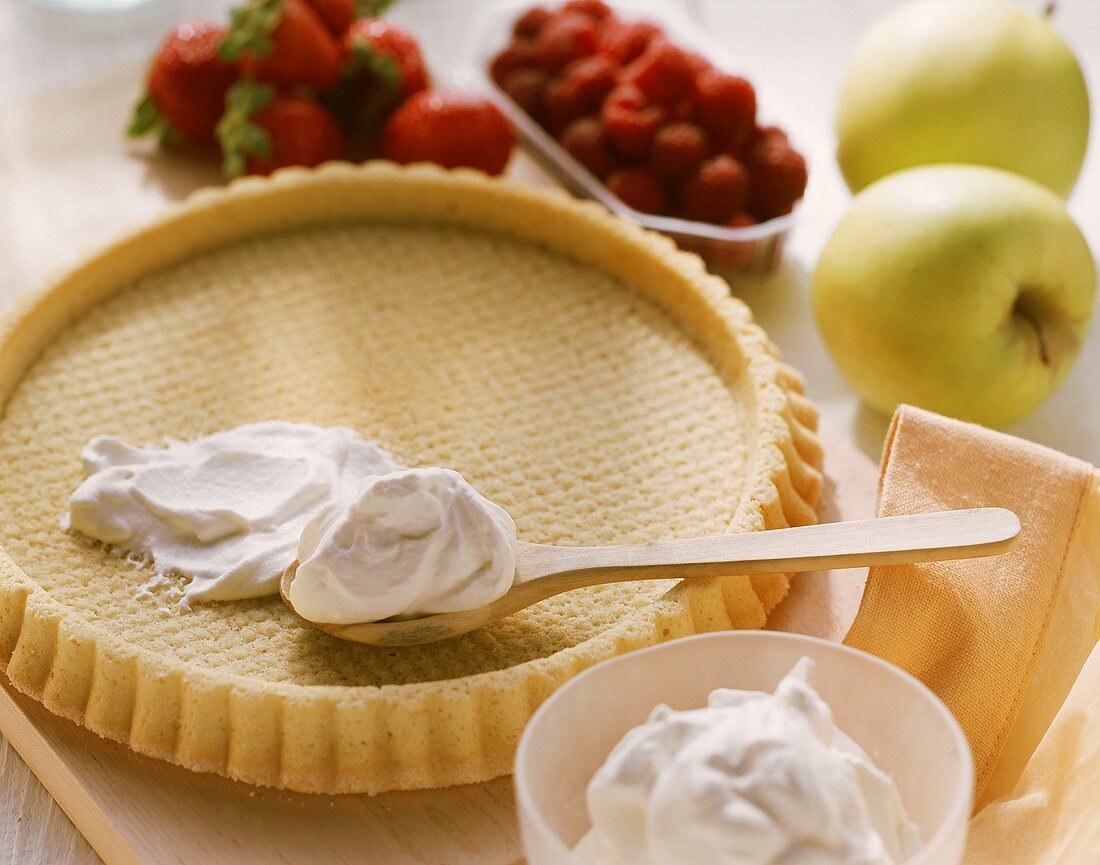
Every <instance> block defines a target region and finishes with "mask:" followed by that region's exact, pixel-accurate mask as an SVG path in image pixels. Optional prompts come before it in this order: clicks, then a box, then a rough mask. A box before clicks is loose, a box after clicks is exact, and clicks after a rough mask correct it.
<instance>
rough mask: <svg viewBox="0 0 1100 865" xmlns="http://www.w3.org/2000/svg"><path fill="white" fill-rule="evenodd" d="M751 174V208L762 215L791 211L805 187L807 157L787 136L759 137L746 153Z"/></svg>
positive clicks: (762, 216) (756, 213) (777, 214)
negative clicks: (793, 145)
mask: <svg viewBox="0 0 1100 865" xmlns="http://www.w3.org/2000/svg"><path fill="white" fill-rule="evenodd" d="M745 165H746V167H747V168H748V169H749V172H750V174H751V176H752V211H753V213H754V214H755V215H756V216H757V217H758V218H759V219H772V218H773V217H776V216H782V215H784V214H786V213H790V212H791V210H793V209H794V205H795V202H796V201H798V200H799V199H800V198H801V197H802V195H803V193H804V192H805V191H806V181H807V179H808V174H807V170H806V160H805V159H803V158H802V154H800V153H799V152H798V151H797V150H795V149H794V148H793V147H791V146H790V145H789V144H788V143H787V141H786V136H783V137H782V138H780V137H779V136H777V135H774V134H773V135H769V136H766V137H763V138H761V139H760V140H758V141H757V142H756V143H755V144H754V145H753V146H752V147H751V148H750V149H749V152H748V153H747V154H746V155H745Z"/></svg>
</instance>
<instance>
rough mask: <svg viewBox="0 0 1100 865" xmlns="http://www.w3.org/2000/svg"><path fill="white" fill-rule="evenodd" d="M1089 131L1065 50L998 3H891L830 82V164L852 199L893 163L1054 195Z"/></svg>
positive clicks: (1030, 18) (1075, 169)
mask: <svg viewBox="0 0 1100 865" xmlns="http://www.w3.org/2000/svg"><path fill="white" fill-rule="evenodd" d="M1088 135H1089V97H1088V92H1087V89H1086V87H1085V78H1084V76H1083V75H1082V74H1081V67H1080V66H1079V65H1078V63H1077V60H1076V58H1075V57H1074V56H1073V53H1072V52H1071V51H1070V50H1069V48H1068V47H1066V44H1065V43H1064V42H1063V41H1062V39H1061V38H1060V37H1059V36H1058V34H1057V33H1055V32H1054V29H1053V28H1052V27H1051V26H1050V24H1049V23H1047V21H1046V19H1045V18H1041V17H1037V16H1035V15H1032V14H1030V13H1028V12H1025V11H1024V10H1023V9H1020V8H1019V7H1017V6H1014V5H1012V4H1010V3H1008V2H1004V0H970V2H955V3H944V2H942V0H933V2H917V3H910V4H906V5H904V6H901V7H899V8H897V9H895V10H893V11H891V12H890V13H888V14H887V15H886V16H885V17H884V18H882V20H881V21H879V22H878V23H877V24H876V25H875V26H874V27H872V29H871V31H870V32H869V33H868V34H867V36H866V37H865V38H864V39H863V41H862V42H861V43H860V45H859V47H858V48H857V49H856V52H855V54H854V55H853V57H852V60H851V63H850V65H849V66H848V70H847V73H846V75H845V77H844V83H843V85H842V87H841V92H840V101H839V104H838V107H837V115H836V136H837V160H838V161H839V163H840V169H841V171H842V172H843V173H844V178H845V180H846V181H847V182H848V186H849V187H851V189H852V191H853V192H857V191H859V190H860V189H862V188H863V187H865V186H867V185H868V184H870V183H873V182H874V181H876V180H878V179H879V178H880V177H885V176H886V175H887V174H892V173H893V172H895V171H898V170H900V169H902V168H911V167H912V166H915V165H928V164H931V163H937V162H965V163H975V164H978V165H991V166H993V167H995V168H1004V169H1006V170H1008V171H1015V172H1016V173H1017V174H1022V175H1024V176H1025V177H1030V178H1032V179H1033V180H1037V181H1038V182H1039V183H1042V184H1043V185H1045V186H1048V187H1050V188H1051V189H1053V190H1054V191H1055V192H1056V193H1058V194H1059V195H1061V196H1063V197H1065V196H1067V195H1069V193H1070V190H1071V189H1073V184H1074V183H1075V182H1076V180H1077V175H1078V174H1079V173H1080V171H1081V163H1082V162H1083V161H1084V158H1085V148H1086V145H1087V144H1088Z"/></svg>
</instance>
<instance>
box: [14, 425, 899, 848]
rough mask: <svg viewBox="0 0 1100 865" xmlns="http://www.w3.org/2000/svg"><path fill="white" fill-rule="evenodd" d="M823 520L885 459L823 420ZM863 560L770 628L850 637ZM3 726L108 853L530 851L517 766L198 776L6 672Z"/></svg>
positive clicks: (840, 513)
mask: <svg viewBox="0 0 1100 865" xmlns="http://www.w3.org/2000/svg"><path fill="white" fill-rule="evenodd" d="M822 437H823V439H824V444H825V448H826V475H827V483H826V488H825V498H824V502H823V505H822V520H824V521H833V520H839V519H861V518H864V517H869V516H873V513H874V499H875V486H876V482H877V477H878V470H877V468H876V467H875V466H874V464H873V463H872V462H871V461H870V460H869V459H868V458H867V457H866V456H864V455H863V453H862V452H860V451H859V450H858V449H857V448H856V447H855V446H854V445H853V444H852V443H850V442H848V441H847V440H845V439H844V438H843V437H840V436H838V435H836V434H834V433H832V432H831V431H830V430H828V429H824V430H823V431H822ZM865 579H866V571H865V570H849V571H832V572H820V573H815V574H801V575H799V576H798V577H796V578H795V580H794V582H793V585H792V590H791V593H790V595H789V596H788V598H787V599H786V600H785V601H784V602H783V603H782V604H781V605H780V607H779V608H778V609H777V610H776V611H775V613H774V614H773V616H772V619H771V621H770V623H769V627H775V628H779V629H781V630H792V631H801V632H803V633H811V634H816V635H819V636H822V637H825V638H827V639H833V640H839V639H841V638H843V636H844V634H845V633H846V632H847V630H848V626H849V625H850V624H851V621H852V619H853V618H854V616H855V613H856V610H857V608H858V605H859V599H860V597H861V596H862V593H863V584H864V581H865ZM0 733H3V735H4V736H5V737H6V738H7V739H8V741H9V742H10V743H11V744H12V746H13V747H14V748H15V749H16V751H18V752H19V754H20V755H21V756H22V757H23V759H24V760H25V761H26V762H27V765H28V766H29V767H30V768H31V770H32V771H33V772H34V773H35V775H37V776H38V778H39V779H40V780H41V781H42V783H43V784H44V785H45V787H46V789H47V790H49V792H50V794H51V795H52V796H53V797H54V798H55V799H56V800H57V801H58V803H59V804H60V805H61V807H62V808H63V809H64V810H65V813H66V814H68V815H69V818H70V819H71V820H72V821H73V823H74V824H75V825H76V827H77V829H79V830H80V832H81V833H82V834H83V835H84V837H85V838H87V839H88V842H89V843H90V844H91V845H92V847H93V848H95V850H96V852H97V853H98V854H99V855H100V856H101V857H102V858H103V860H104V861H105V862H106V863H107V865H154V863H155V865H169V863H173V865H174V863H180V865H196V863H202V865H250V863H279V862H286V863H302V862H309V863H311V865H343V863H363V862H370V863H371V865H413V863H445V865H466V863H469V865H511V863H515V862H517V861H519V860H520V859H521V858H522V851H521V848H520V840H519V830H518V827H517V825H516V816H515V805H514V802H513V796H512V783H511V779H510V778H498V779H497V780H495V781H490V782H488V783H485V784H476V785H469V786H464V787H453V788H450V789H446V790H424V791H413V792H405V793H386V794H383V795H380V796H374V797H370V796H365V795H346V796H311V795H304V794H298V793H286V792H282V791H277V790H268V789H263V788H258V787H250V786H248V785H246V784H240V783H237V782H234V781H228V780H226V779H224V778H220V777H217V776H214V775H200V774H197V773H195V772H190V771H188V770H186V769H181V768H179V767H177V766H172V765H169V764H168V763H163V762H160V761H158V760H153V759H150V758H148V757H142V756H140V755H138V754H135V753H133V752H131V751H130V750H129V749H127V748H125V747H123V746H121V745H118V744H116V743H114V742H108V741H106V740H104V739H100V738H99V737H98V736H96V735H95V734H94V733H90V732H89V731H87V730H85V729H84V728H82V727H78V726H77V725H76V724H73V723H71V722H69V721H65V720H63V719H60V718H57V717H55V716H54V715H51V714H50V713H49V712H48V711H46V710H45V709H44V708H43V707H42V706H41V705H40V704H39V703H37V702H35V701H34V700H31V699H29V698H27V697H25V696H23V695H22V694H19V693H17V692H15V691H14V689H12V687H11V685H10V684H9V683H8V681H7V679H6V678H3V677H0Z"/></svg>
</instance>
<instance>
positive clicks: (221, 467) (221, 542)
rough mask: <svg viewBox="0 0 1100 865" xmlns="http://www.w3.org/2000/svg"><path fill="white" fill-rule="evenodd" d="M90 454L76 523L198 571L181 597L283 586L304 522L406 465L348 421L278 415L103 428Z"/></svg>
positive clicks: (190, 572) (129, 549)
mask: <svg viewBox="0 0 1100 865" xmlns="http://www.w3.org/2000/svg"><path fill="white" fill-rule="evenodd" d="M82 456H83V459H84V474H85V480H84V482H83V483H82V484H81V485H80V486H79V487H78V488H77V490H76V492H74V493H73V494H72V497H71V499H70V525H71V527H72V528H73V529H76V530H77V531H79V532H82V533H83V534H85V535H88V536H89V537H92V538H95V539H96V540H99V541H102V542H103V543H105V544H108V545H110V546H111V547H113V548H116V549H117V550H118V551H119V552H123V553H129V554H130V555H132V556H134V557H136V558H140V559H145V560H151V561H152V562H153V564H154V566H155V568H156V570H157V572H158V573H159V574H161V575H163V574H168V573H171V572H177V573H179V574H182V575H184V576H186V577H189V578H190V582H189V583H188V584H187V586H186V588H185V589H184V595H183V600H182V602H181V603H182V605H183V606H184V607H186V606H187V605H188V604H189V603H190V602H191V601H196V600H203V601H207V600H218V601H224V600H236V599H242V598H254V597H259V596H262V595H270V594H276V593H278V591H279V578H280V577H281V576H282V572H283V570H284V569H285V568H286V567H287V566H288V565H289V564H290V563H291V562H292V561H293V560H294V556H295V551H296V549H297V546H298V539H299V536H300V535H301V533H302V529H303V528H304V527H305V525H306V523H307V522H309V520H310V519H312V518H313V517H314V516H315V515H316V514H317V513H318V511H320V510H321V509H322V508H323V507H324V506H325V505H326V504H328V503H329V502H330V501H332V500H333V499H337V498H342V497H344V496H346V495H348V494H350V493H351V492H352V491H354V490H355V489H356V488H357V487H358V485H359V483H360V481H361V480H362V479H363V478H364V477H366V476H372V475H381V474H387V473H389V472H393V471H396V470H398V469H400V468H401V466H400V465H399V464H398V463H397V462H395V461H394V460H393V459H392V458H391V457H390V456H389V455H388V454H387V453H385V452H384V451H383V450H381V449H380V448H378V447H376V446H375V445H373V444H371V443H370V442H367V441H365V440H364V439H362V438H360V437H359V435H358V434H357V433H356V432H355V431H354V430H352V429H350V428H348V427H342V426H334V427H328V428H323V427H319V426H314V425H312V424H300V423H290V422H288V421H280V420H272V421H263V422H261V423H254V424H247V425H245V426H240V427H236V428H235V429H230V430H225V431H224V432H218V433H214V434H213V435H208V436H204V437H202V438H197V439H194V440H192V441H175V440H169V441H168V443H167V446H166V447H155V448H154V447H145V448H143V447H134V446H133V445H130V444H127V443H126V442H124V441H123V440H122V439H120V438H117V437H116V436H98V437H97V438H95V439H93V440H92V441H91V442H90V443H89V444H88V445H87V446H86V447H85V448H84V451H83V454H82Z"/></svg>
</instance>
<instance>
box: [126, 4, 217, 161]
mask: <svg viewBox="0 0 1100 865" xmlns="http://www.w3.org/2000/svg"><path fill="white" fill-rule="evenodd" d="M225 35H226V29H225V28H224V27H219V26H218V25H217V24H212V23H210V22H209V21H186V22H184V23H183V24H177V25H176V26H175V27H173V28H172V29H171V30H170V31H169V32H168V35H167V36H165V37H164V41H163V42H162V43H161V44H160V47H159V48H158V49H157V53H156V55H155V56H154V57H153V63H152V65H151V66H150V67H149V76H148V78H147V80H146V87H147V90H148V101H146V100H143V101H142V102H141V103H139V104H138V110H137V111H136V112H135V115H134V122H133V125H132V126H131V128H130V133H131V134H132V135H143V134H144V133H146V132H148V131H150V130H151V129H152V128H153V127H154V126H155V125H156V124H157V121H158V120H161V121H164V122H165V123H167V124H168V125H169V126H170V127H171V128H172V129H174V130H175V131H176V132H178V133H179V134H180V135H182V136H183V137H184V138H189V139H191V140H194V141H210V140H211V139H212V138H213V135H214V127H215V126H216V125H217V123H218V118H220V117H221V116H222V112H223V111H224V110H225V93H226V91H227V90H228V89H229V87H230V85H232V84H233V82H234V80H236V78H237V70H236V69H235V68H234V67H233V66H232V65H230V64H228V63H223V62H222V61H221V60H219V59H218V49H219V48H220V47H221V44H222V41H223V40H224V39H225ZM149 103H152V104H151V105H150V104H149ZM143 114H144V115H145V116H142V115H143Z"/></svg>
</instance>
